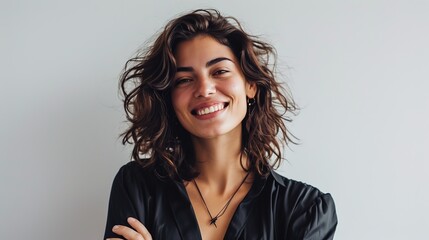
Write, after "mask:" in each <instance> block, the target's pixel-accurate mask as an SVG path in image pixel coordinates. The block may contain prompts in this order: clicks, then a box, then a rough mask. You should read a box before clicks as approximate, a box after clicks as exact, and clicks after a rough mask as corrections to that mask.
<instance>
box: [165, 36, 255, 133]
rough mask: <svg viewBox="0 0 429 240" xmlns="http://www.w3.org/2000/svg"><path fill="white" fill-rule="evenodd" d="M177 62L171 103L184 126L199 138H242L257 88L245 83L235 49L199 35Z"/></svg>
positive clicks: (185, 44) (180, 50) (181, 46)
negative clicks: (244, 120)
mask: <svg viewBox="0 0 429 240" xmlns="http://www.w3.org/2000/svg"><path fill="white" fill-rule="evenodd" d="M175 58H176V63H177V73H176V75H175V77H174V79H173V81H174V83H173V89H172V92H171V100H172V105H173V108H174V111H175V112H176V116H177V118H178V120H179V122H180V123H181V124H182V126H183V127H184V128H185V129H186V130H187V131H188V132H189V133H190V134H191V135H193V136H194V137H198V138H216V137H219V136H222V135H226V134H230V135H232V137H234V136H237V137H238V135H237V134H240V133H241V122H242V121H243V119H244V117H245V115H246V111H247V101H246V96H247V97H249V98H253V97H254V96H255V94H256V85H254V84H249V83H248V82H247V81H246V80H245V78H244V75H243V73H242V71H241V69H240V67H239V65H238V62H237V59H236V58H235V56H234V54H233V52H232V51H231V49H230V48H229V47H227V46H225V45H222V44H220V43H219V42H217V41H216V40H215V39H214V38H212V37H210V36H206V35H199V36H196V37H195V38H193V39H191V40H187V41H184V42H182V43H180V44H179V45H178V46H177V49H176V54H175Z"/></svg>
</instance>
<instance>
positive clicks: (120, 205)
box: [104, 165, 143, 239]
mask: <svg viewBox="0 0 429 240" xmlns="http://www.w3.org/2000/svg"><path fill="white" fill-rule="evenodd" d="M129 168H130V165H125V166H123V167H122V168H121V169H120V170H119V171H118V173H117V174H116V176H115V178H114V180H113V184H112V189H111V192H110V199H109V207H108V213H107V223H106V229H105V233H104V239H106V238H122V236H119V235H117V234H115V233H113V232H112V228H113V226H115V225H124V226H128V227H130V225H129V224H128V222H127V218H128V217H134V218H137V219H140V220H141V216H139V215H141V214H139V212H141V209H140V208H142V207H143V206H141V204H138V203H137V202H136V200H138V199H139V195H140V193H139V190H138V189H139V187H137V186H136V181H135V179H133V176H132V171H130V169H129ZM140 200H141V198H140ZM140 203H141V202H140ZM136 204H137V205H136ZM139 205H140V206H139Z"/></svg>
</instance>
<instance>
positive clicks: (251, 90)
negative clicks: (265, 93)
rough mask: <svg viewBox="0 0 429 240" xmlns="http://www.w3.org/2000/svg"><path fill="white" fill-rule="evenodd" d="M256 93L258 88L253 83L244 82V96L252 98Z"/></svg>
mask: <svg viewBox="0 0 429 240" xmlns="http://www.w3.org/2000/svg"><path fill="white" fill-rule="evenodd" d="M257 91H258V86H257V85H256V83H254V82H246V96H247V97H248V98H254V97H255V95H256V92H257Z"/></svg>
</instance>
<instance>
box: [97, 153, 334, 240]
mask: <svg viewBox="0 0 429 240" xmlns="http://www.w3.org/2000/svg"><path fill="white" fill-rule="evenodd" d="M128 217H134V218H137V219H139V220H140V221H141V222H142V223H143V224H144V225H145V226H146V227H147V229H148V230H149V232H150V233H151V234H152V237H153V239H168V240H170V239H185V240H194V239H196V240H197V239H201V234H200V231H199V227H198V223H197V220H196V217H195V213H194V210H193V208H192V205H191V202H190V200H189V197H188V195H187V192H186V189H185V186H184V185H183V183H182V182H174V181H167V180H160V179H159V178H157V177H156V176H155V175H154V173H153V172H152V171H148V170H145V169H143V168H142V167H140V165H139V164H138V163H137V162H134V161H132V162H129V163H128V164H126V165H124V166H123V167H122V168H121V169H120V170H119V172H118V174H117V175H116V177H115V179H114V181H113V186H112V191H111V195H110V201H109V210H108V216H107V224H106V231H105V235H104V238H111V237H121V236H118V235H116V234H115V233H113V232H112V227H113V226H114V225H118V224H119V225H125V226H129V224H128V223H127V218H128ZM336 225H337V215H336V212H335V205H334V201H333V200H332V197H331V195H330V194H324V193H322V192H320V191H319V190H318V189H316V188H314V187H312V186H310V185H307V184H305V183H301V182H297V181H293V180H290V179H287V178H285V177H283V176H280V175H278V174H277V173H275V172H271V174H270V175H269V176H268V177H267V178H262V177H256V178H255V181H254V182H253V185H252V187H251V188H250V190H249V192H248V193H247V195H246V196H245V198H244V199H243V201H242V202H241V203H240V204H239V206H238V207H237V209H236V212H235V213H234V216H233V217H232V219H231V222H230V224H229V226H228V229H227V231H226V234H225V237H224V239H247V240H249V239H290V240H295V239H296V240H298V239H299V240H301V239H305V240H310V239H311V240H324V239H333V237H334V232H335V228H336Z"/></svg>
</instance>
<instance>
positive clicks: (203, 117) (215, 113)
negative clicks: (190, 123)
mask: <svg viewBox="0 0 429 240" xmlns="http://www.w3.org/2000/svg"><path fill="white" fill-rule="evenodd" d="M223 104H224V106H223V107H222V109H219V110H217V111H213V112H209V113H204V114H201V115H199V114H197V113H195V114H193V116H194V117H195V118H197V119H199V120H209V119H213V118H215V117H217V116H218V115H220V114H222V113H223V112H224V111H225V109H227V108H228V106H229V103H223ZM212 106H213V105H212ZM200 110H201V111H202V109H200Z"/></svg>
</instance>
